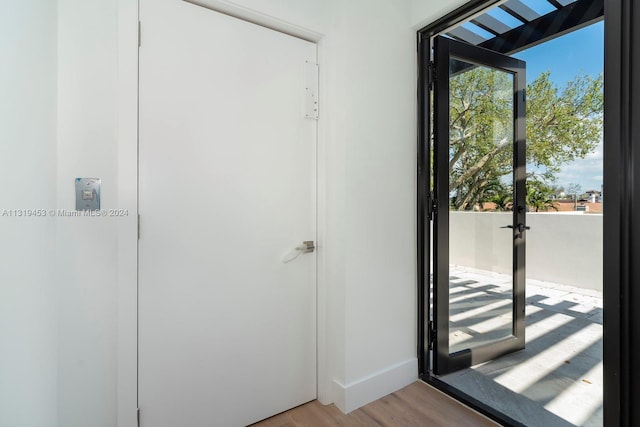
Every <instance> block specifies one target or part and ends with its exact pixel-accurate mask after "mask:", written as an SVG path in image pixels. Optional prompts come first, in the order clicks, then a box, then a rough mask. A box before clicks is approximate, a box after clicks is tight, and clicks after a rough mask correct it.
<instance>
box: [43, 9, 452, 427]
mask: <svg viewBox="0 0 640 427" xmlns="http://www.w3.org/2000/svg"><path fill="white" fill-rule="evenodd" d="M59 1H60V8H59V13H60V33H59V36H60V47H59V49H60V65H59V73H60V80H59V92H60V102H59V105H60V107H59V132H58V136H59V142H58V144H59V149H58V155H57V162H58V172H57V191H58V197H57V201H58V205H59V207H60V208H71V207H72V206H73V178H75V177H80V176H89V177H99V178H102V180H103V206H105V207H121V206H118V204H119V203H121V201H122V200H123V195H126V197H127V200H128V202H127V203H129V201H130V200H129V199H130V198H131V195H132V194H134V193H135V188H136V187H135V185H136V184H135V180H134V179H129V178H131V177H132V176H131V170H130V169H131V164H132V161H133V160H134V158H133V157H134V156H133V154H134V153H135V151H134V150H131V147H132V146H134V145H135V138H132V135H131V132H129V131H123V126H128V127H129V128H130V125H131V116H132V114H133V113H134V111H130V112H129V113H128V115H127V116H126V117H123V115H122V111H123V110H122V107H123V104H122V102H120V104H118V98H117V96H118V90H122V88H123V86H122V80H121V79H120V80H118V75H117V70H118V67H120V71H121V75H122V73H124V74H127V75H129V76H130V75H131V73H135V62H133V61H131V60H130V59H131V58H130V52H131V48H132V47H133V46H134V43H135V42H136V40H135V38H134V32H133V25H134V24H135V19H136V17H135V16H134V14H135V7H132V4H134V3H135V1H134V0H111V1H104V0H89V1H80V0H59ZM224 3H227V4H228V5H232V6H233V5H240V6H242V7H246V8H250V9H254V10H256V11H258V12H260V13H263V14H266V15H269V16H272V17H275V18H277V19H280V20H284V21H288V22H290V23H293V24H296V25H298V26H301V27H305V28H307V29H310V30H313V31H316V32H319V33H322V34H323V35H324V36H323V37H322V39H321V40H320V43H319V47H320V67H321V86H322V88H321V96H322V99H321V102H322V105H321V120H320V124H319V125H320V131H319V132H320V138H319V140H320V153H319V162H320V170H321V171H324V173H323V175H322V176H323V177H324V178H322V179H321V181H320V183H319V186H320V198H321V206H324V207H323V208H322V210H321V211H320V212H319V216H320V223H321V233H322V234H321V235H320V236H319V242H318V243H319V245H318V246H319V262H320V268H321V277H320V290H319V291H320V302H321V307H324V311H322V312H320V313H319V317H320V327H321V331H320V333H319V339H320V340H321V345H320V348H321V351H322V352H323V353H322V354H320V360H319V364H320V366H319V369H320V378H319V380H320V381H319V384H320V389H319V394H320V398H321V399H322V400H323V401H324V402H332V401H335V402H336V403H337V404H338V405H339V406H340V407H341V408H343V409H345V410H351V409H354V408H356V407H358V406H360V405H362V404H364V403H366V402H368V401H370V400H373V399H375V398H378V397H380V396H382V395H383V394H386V393H388V392H391V391H393V390H394V389H396V388H398V387H401V386H403V385H404V384H406V383H408V382H410V381H412V380H413V379H415V378H417V364H416V282H415V271H416V254H415V223H416V218H415V191H416V189H415V186H416V184H415V180H416V179H415V146H416V145H415V144H416V141H415V139H416V135H415V129H416V119H415V117H416V113H415V104H416V94H415V80H416V62H415V55H416V54H415V52H416V51H415V28H414V26H415V25H416V22H419V21H424V20H429V19H431V18H436V17H437V14H436V13H433V11H434V10H440V8H441V6H439V5H440V4H441V2H438V1H436V0H425V1H424V2H420V4H419V6H420V7H419V8H417V7H416V5H418V4H417V3H415V2H413V3H412V2H411V1H410V0H401V1H398V0H396V1H393V0H374V1H366V0H351V1H348V2H345V1H342V0H325V1H320V0H304V1H301V0H271V1H268V2H265V1H264V0H237V1H235V2H231V1H226V2H224ZM460 3H462V2H460ZM447 5H448V6H450V5H449V4H447ZM117 6H120V7H121V9H120V10H119V12H120V16H118V15H117V12H118V10H117ZM122 7H126V8H127V9H128V10H129V11H128V12H126V15H123V13H122V11H123V10H124V9H122ZM118 19H119V20H118ZM142 20H143V29H144V17H142ZM143 31H144V30H143ZM124 33H126V34H129V35H130V38H129V39H126V38H125V39H124V40H123V37H122V35H123V34H124ZM118 37H120V41H121V42H122V44H121V45H120V47H119V48H118V44H117V41H118ZM127 37H129V36H127ZM143 40H144V34H143ZM118 49H120V50H118ZM125 51H126V56H127V60H126V61H125V62H124V63H120V64H118V60H122V57H123V52H125ZM123 64H124V65H123ZM123 67H125V68H126V69H124V70H123ZM130 89H131V88H130V87H129V88H128V89H127V90H130ZM119 95H120V96H121V97H122V96H123V95H124V96H127V94H126V93H125V94H123V93H122V92H121V93H120V94H119ZM129 104H130V102H129ZM129 104H127V105H129ZM118 114H119V115H118ZM116 117H118V119H116ZM123 119H124V120H123ZM125 121H126V122H127V123H126V124H123V122H125ZM129 128H128V129H129ZM116 135H118V136H119V137H120V140H119V141H116ZM123 135H125V137H124V139H123V138H122V136H123ZM124 153H127V154H124ZM125 169H126V170H125ZM56 228H57V233H58V242H57V246H56V248H57V252H58V258H57V264H58V274H59V278H60V287H61V289H60V294H59V295H60V298H59V302H60V313H61V316H60V333H59V335H58V338H59V341H60V354H59V356H60V368H59V374H60V381H59V386H58V392H59V396H60V397H59V402H60V404H59V408H60V409H59V411H60V414H59V422H60V425H64V426H82V425H87V423H88V422H89V420H90V424H91V425H98V426H99V425H104V426H107V425H114V423H115V422H114V419H115V414H116V406H117V405H116V390H117V387H120V385H119V384H116V378H117V376H118V372H117V366H120V368H122V363H123V360H124V359H127V358H128V360H129V361H128V362H126V363H127V366H128V367H130V366H131V361H130V359H131V356H127V355H126V353H123V349H122V348H121V349H119V350H118V349H117V348H116V347H117V343H118V342H119V341H118V339H119V337H121V336H122V334H123V333H124V332H123V331H125V330H127V329H129V330H130V329H131V328H134V327H135V324H134V323H133V322H132V321H131V320H132V316H131V313H130V311H131V310H132V309H133V308H135V306H133V305H128V304H130V301H128V300H126V301H125V300H123V299H122V298H123V295H124V294H125V293H122V292H121V293H118V289H120V290H123V289H124V288H125V286H123V283H125V282H127V283H128V285H127V286H129V285H130V283H131V277H130V276H131V272H129V273H126V274H125V275H123V274H122V271H120V272H119V271H118V267H119V266H120V267H122V265H123V254H126V255H125V256H124V257H125V258H127V257H128V258H132V257H133V256H134V254H135V246H134V245H135V243H134V242H135V239H134V238H133V235H131V236H129V234H132V232H133V229H131V230H129V231H127V233H128V234H127V235H123V232H122V230H123V229H122V228H121V227H120V228H119V227H118V225H117V224H114V222H113V221H110V220H108V219H95V218H93V219H91V218H88V219H85V218H80V219H78V218H73V219H68V218H67V219H59V220H58V224H57V227H56ZM118 232H119V233H120V234H118ZM132 239H133V240H132ZM132 247H133V248H134V249H132ZM126 261H127V260H125V263H126ZM129 261H130V260H129ZM129 267H130V263H128V267H127V268H129ZM129 287H130V286H129ZM127 289H128V288H127ZM125 305H127V309H126V310H127V312H126V313H123V307H124V306H125ZM118 319H120V320H121V321H122V320H123V319H128V320H125V321H124V323H123V324H120V325H118ZM128 323H132V324H128ZM118 331H120V332H119V333H120V335H117V334H118ZM118 354H119V355H120V357H121V359H120V361H119V362H118V358H117V357H118ZM118 363H120V365H118ZM121 379H122V377H121ZM121 382H122V381H121ZM121 382H120V383H121ZM120 393H121V395H122V390H121V391H120ZM129 400H132V399H129ZM127 402H128V401H127ZM130 404H131V405H134V404H135V402H131V403H130ZM125 406H127V405H126V404H122V401H120V408H124V407H125ZM132 409H134V408H133V407H127V408H126V409H123V410H126V411H128V413H129V412H131V413H133V412H132ZM127 419H128V420H131V418H127ZM123 424H124V423H122V425H123Z"/></svg>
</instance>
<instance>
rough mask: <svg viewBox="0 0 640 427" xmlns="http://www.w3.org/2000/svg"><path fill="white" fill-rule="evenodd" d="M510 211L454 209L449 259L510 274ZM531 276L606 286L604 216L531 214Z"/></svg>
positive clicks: (581, 285) (597, 287)
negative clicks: (604, 271)
mask: <svg viewBox="0 0 640 427" xmlns="http://www.w3.org/2000/svg"><path fill="white" fill-rule="evenodd" d="M511 223H512V214H511V213H507V212H504V213H503V212H495V213H493V212H451V231H450V236H451V241H450V257H451V258H450V261H451V263H452V264H456V265H462V266H468V267H472V268H477V269H480V270H487V271H493V272H497V273H503V274H511V271H512V264H511V263H512V258H513V257H512V244H511V236H512V231H511V230H509V229H503V228H500V227H502V226H504V225H507V224H511ZM527 225H528V226H530V227H531V230H530V231H527V248H526V254H527V278H530V279H537V280H542V281H547V282H553V283H560V284H564V285H569V286H575V287H579V288H584V289H594V290H598V291H602V268H603V265H602V237H603V235H602V215H596V214H593V215H592V214H585V215H579V214H578V215H572V214H554V213H528V214H527Z"/></svg>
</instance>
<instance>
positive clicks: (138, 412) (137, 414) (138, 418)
mask: <svg viewBox="0 0 640 427" xmlns="http://www.w3.org/2000/svg"><path fill="white" fill-rule="evenodd" d="M136 420H137V421H138V427H140V408H136Z"/></svg>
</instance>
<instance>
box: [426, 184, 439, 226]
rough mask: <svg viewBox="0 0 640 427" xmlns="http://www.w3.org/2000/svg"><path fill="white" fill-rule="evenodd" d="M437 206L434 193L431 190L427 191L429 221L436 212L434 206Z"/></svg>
mask: <svg viewBox="0 0 640 427" xmlns="http://www.w3.org/2000/svg"><path fill="white" fill-rule="evenodd" d="M437 207H438V204H437V201H436V197H435V194H434V193H433V191H430V192H429V198H428V200H427V215H428V217H429V221H433V216H434V215H435V213H436V208H437Z"/></svg>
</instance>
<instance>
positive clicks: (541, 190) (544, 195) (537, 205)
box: [526, 177, 558, 212]
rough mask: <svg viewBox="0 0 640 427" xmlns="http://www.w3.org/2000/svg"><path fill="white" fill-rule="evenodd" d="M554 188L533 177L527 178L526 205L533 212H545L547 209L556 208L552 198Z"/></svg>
mask: <svg viewBox="0 0 640 427" xmlns="http://www.w3.org/2000/svg"><path fill="white" fill-rule="evenodd" d="M554 194H555V188H554V187H553V186H551V185H549V184H547V183H545V182H544V181H540V180H538V179H536V178H535V177H530V178H528V179H527V197H526V199H527V206H528V207H529V210H532V211H534V212H546V211H548V210H549V209H553V210H556V211H557V210H558V207H557V206H556V202H555V201H554V200H553V196H554Z"/></svg>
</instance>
